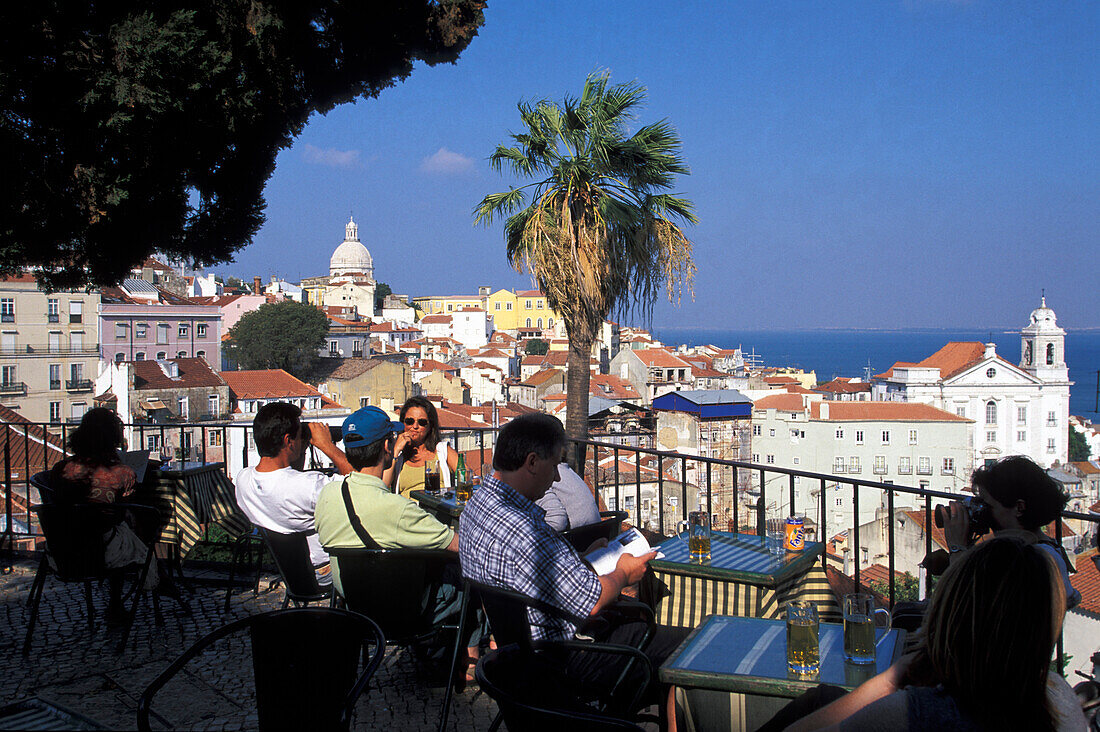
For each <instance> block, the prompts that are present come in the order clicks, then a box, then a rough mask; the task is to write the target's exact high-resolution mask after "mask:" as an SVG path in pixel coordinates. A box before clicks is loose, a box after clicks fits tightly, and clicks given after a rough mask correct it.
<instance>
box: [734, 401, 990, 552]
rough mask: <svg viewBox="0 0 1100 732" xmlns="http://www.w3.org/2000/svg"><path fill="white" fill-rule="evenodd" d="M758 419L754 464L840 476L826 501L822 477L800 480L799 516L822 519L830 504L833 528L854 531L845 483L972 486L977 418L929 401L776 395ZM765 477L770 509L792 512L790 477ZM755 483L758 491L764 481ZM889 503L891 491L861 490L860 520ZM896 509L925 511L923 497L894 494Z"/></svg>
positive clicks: (760, 405)
mask: <svg viewBox="0 0 1100 732" xmlns="http://www.w3.org/2000/svg"><path fill="white" fill-rule="evenodd" d="M752 414H753V417H752V460H751V461H752V462H753V463H759V464H763V465H775V466H776V467H783V468H793V469H795V470H802V471H806V472H810V473H824V474H828V475H832V476H836V479H835V480H830V481H827V483H826V485H825V495H824V496H822V495H821V482H820V481H819V480H816V479H815V480H810V479H806V478H798V477H796V479H795V512H801V513H805V514H806V515H807V516H809V517H811V518H813V517H817V516H820V511H821V503H820V502H821V501H822V500H824V501H825V508H826V511H827V513H826V521H827V525H828V526H829V527H836V528H837V530H840V529H842V528H847V527H850V526H852V519H853V515H854V507H853V502H852V494H853V492H852V488H851V484H850V483H845V482H843V481H844V480H845V479H846V478H849V477H850V478H851V479H852V480H855V481H863V482H870V483H897V484H899V485H904V486H908V487H919V488H926V489H927V488H930V489H933V490H941V491H948V492H952V493H958V492H960V491H962V490H963V489H964V488H966V487H968V486H969V485H970V475H971V473H972V472H973V454H972V451H971V449H970V433H971V430H972V429H973V420H971V419H968V418H966V417H962V416H959V415H957V414H954V413H952V412H946V411H944V410H942V409H937V408H935V407H932V406H930V405H927V404H905V403H898V402H828V401H820V400H811V399H809V398H805V397H804V395H800V394H776V395H773V396H767V397H764V398H763V399H760V400H758V401H756V402H755V403H754V405H753V412H752ZM765 480H766V485H765V488H766V491H765V504H766V505H767V506H768V507H769V510H772V508H774V510H775V515H776V516H786V515H788V514H789V513H791V512H790V510H789V505H790V498H789V496H790V490H789V478H788V476H786V475H784V474H779V473H775V474H768V475H766V477H765ZM754 481H755V488H756V490H759V487H760V486H759V478H758V477H757V478H754ZM886 501H887V497H886V493H885V491H882V490H878V489H873V488H865V489H862V490H861V491H860V499H859V520H860V523H861V524H862V523H866V522H868V521H872V520H874V518H875V511H876V510H877V509H879V508H883V507H885V506H886V505H887V504H886ZM773 503H774V504H775V505H774V507H773V506H772V504H773ZM894 505H895V508H901V507H904V506H910V507H918V504H917V502H916V499H913V498H910V497H907V496H906V495H905V494H901V493H897V494H895V499H894ZM921 505H923V504H921ZM769 517H770V516H769ZM815 520H816V519H815ZM830 530H832V529H831V528H830Z"/></svg>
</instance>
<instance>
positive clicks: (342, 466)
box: [306, 422, 354, 475]
mask: <svg viewBox="0 0 1100 732" xmlns="http://www.w3.org/2000/svg"><path fill="white" fill-rule="evenodd" d="M306 424H308V425H309V436H310V441H311V442H312V443H313V444H314V446H316V448H317V449H318V450H320V451H321V452H322V453H324V455H325V457H327V458H328V459H329V460H331V461H332V464H333V465H335V466H336V470H337V471H339V473H340V475H350V474H351V473H352V472H354V471H353V470H352V468H351V463H349V462H348V458H347V456H346V455H344V451H343V450H341V449H340V448H338V447H337V446H336V443H334V442H333V441H332V435H331V434H329V431H328V425H327V424H323V423H321V422H307V423H306Z"/></svg>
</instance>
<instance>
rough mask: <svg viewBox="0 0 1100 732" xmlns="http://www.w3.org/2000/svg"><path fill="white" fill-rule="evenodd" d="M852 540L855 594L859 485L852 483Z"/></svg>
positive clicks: (857, 562)
mask: <svg viewBox="0 0 1100 732" xmlns="http://www.w3.org/2000/svg"><path fill="white" fill-rule="evenodd" d="M852 540H853V541H854V542H855V549H854V550H853V554H855V558H856V576H855V581H856V592H859V589H860V585H859V564H860V562H859V483H855V482H854V483H852Z"/></svg>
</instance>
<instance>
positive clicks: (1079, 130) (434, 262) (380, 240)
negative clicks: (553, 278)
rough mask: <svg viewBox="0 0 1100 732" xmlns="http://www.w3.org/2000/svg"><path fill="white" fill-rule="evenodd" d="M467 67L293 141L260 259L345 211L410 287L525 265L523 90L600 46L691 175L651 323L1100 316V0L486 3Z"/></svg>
mask: <svg viewBox="0 0 1100 732" xmlns="http://www.w3.org/2000/svg"><path fill="white" fill-rule="evenodd" d="M485 15H486V23H485V26H484V28H483V29H482V31H481V34H480V36H479V37H478V38H476V39H475V40H474V41H473V43H472V44H471V45H470V47H469V48H468V49H467V50H466V51H465V53H464V54H463V55H462V57H461V58H460V59H459V61H458V63H457V64H456V65H454V66H438V67H435V68H430V67H427V66H422V67H419V68H417V69H416V70H415V71H414V72H413V74H412V75H411V76H410V77H409V79H408V80H406V81H405V82H404V83H403V84H400V85H398V86H396V87H394V88H392V89H389V90H387V91H385V92H383V93H382V95H381V96H380V97H379V98H378V99H373V100H361V101H359V102H358V103H357V104H354V105H351V104H349V105H345V106H342V107H340V108H337V109H336V110H334V111H332V112H330V113H329V114H328V115H327V116H324V117H321V116H317V117H315V118H314V119H312V120H311V122H310V124H309V125H308V127H307V128H306V130H305V131H304V132H303V134H302V135H301V136H300V137H299V138H298V139H297V141H296V142H295V144H294V146H293V147H292V148H290V149H288V150H285V151H283V153H282V154H281V155H280V156H279V159H278V164H277V167H276V171H275V174H274V175H273V176H272V178H271V179H270V181H269V182H268V185H267V190H266V197H267V204H268V205H267V223H266V224H265V226H264V227H263V229H262V230H261V231H260V232H259V234H258V235H257V236H256V238H255V241H254V243H253V244H251V245H250V246H249V247H247V248H246V249H244V250H242V251H241V252H240V253H239V254H238V256H237V260H236V262H235V263H233V264H231V265H228V266H225V267H218V268H215V270H216V271H218V272H222V273H226V274H234V275H236V276H239V277H242V278H246V279H250V278H251V277H252V276H253V275H257V274H258V275H261V276H263V277H264V278H265V280H266V279H267V278H268V277H270V276H271V275H273V274H277V275H279V276H283V277H286V278H287V279H291V280H295V281H296V280H297V279H299V278H301V277H305V276H311V275H318V274H326V273H327V271H328V258H329V256H330V255H331V253H332V250H333V249H334V248H335V247H336V246H337V245H338V244H339V243H340V241H341V240H342V239H343V226H344V223H345V222H346V221H347V217H348V213H349V211H354V213H355V218H356V221H357V222H358V223H359V232H360V238H361V239H362V240H363V242H364V243H365V244H366V246H367V247H368V249H369V250H370V251H371V254H372V255H373V257H374V262H375V276H376V278H377V279H379V280H380V281H383V282H387V283H389V284H390V286H391V287H392V288H393V289H394V291H395V292H401V293H408V294H410V295H422V294H432V293H443V294H459V293H467V292H474V291H476V288H477V286H478V285H480V284H490V285H492V286H494V288H495V287H528V286H529V285H530V278H529V277H528V276H526V275H520V274H518V273H516V272H514V271H513V270H512V269H511V268H510V267H509V266H508V264H507V261H506V260H505V257H504V245H503V234H502V229H501V226H500V225H499V224H497V225H494V226H493V227H490V228H485V227H477V228H475V227H474V226H473V216H472V214H471V211H472V209H473V207H474V206H475V204H477V203H478V201H480V200H481V198H482V196H484V195H485V194H486V193H489V192H494V191H498V190H504V189H505V188H507V186H508V184H509V183H510V182H512V181H510V180H509V179H507V178H502V177H501V176H499V175H498V174H496V173H494V172H492V171H491V170H490V169H489V167H488V164H487V162H486V158H487V157H488V155H489V154H490V153H491V152H492V150H493V149H494V147H495V146H496V145H497V144H498V143H502V142H506V141H507V139H508V138H507V135H508V133H509V132H515V131H518V130H519V117H518V113H517V111H516V103H517V102H518V101H519V100H521V99H526V100H534V99H540V98H550V99H553V100H560V99H561V98H562V97H563V96H564V95H566V94H576V93H577V92H579V90H580V88H581V85H582V84H583V81H584V78H585V76H586V75H587V74H588V73H589V72H591V71H593V70H594V69H597V68H606V69H608V70H609V71H610V72H611V74H612V81H613V82H620V81H630V80H637V81H638V82H639V83H641V84H642V85H644V86H646V87H647V88H648V92H649V97H648V102H647V105H646V107H645V108H644V109H643V110H642V112H641V115H640V122H641V123H648V122H651V121H655V120H657V119H661V118H667V119H668V120H669V121H670V122H671V123H672V124H673V125H674V126H675V127H676V128H677V130H678V131H679V134H680V136H681V137H682V139H683V143H684V147H683V156H684V158H685V160H686V162H687V163H688V165H689V166H690V167H691V170H692V174H691V175H690V176H686V177H683V178H682V179H681V180H680V181H679V184H678V185H677V188H676V190H677V191H678V192H679V193H681V194H683V195H685V196H687V197H688V198H690V199H692V200H693V201H694V202H695V205H696V208H697V213H698V216H699V224H698V225H697V226H693V227H690V228H689V229H688V230H687V232H686V233H687V234H688V236H689V238H690V239H692V241H693V242H694V246H695V262H696V265H697V266H698V268H699V274H698V276H697V279H696V282H695V299H694V301H692V300H690V299H685V300H684V301H683V302H681V304H680V305H679V306H678V307H674V306H672V305H669V304H668V303H667V302H664V301H661V302H658V303H657V305H656V306H655V308H654V313H653V321H652V322H653V325H655V326H667V327H672V326H700V327H712V328H725V327H730V328H817V327H876V328H885V327H899V326H924V327H927V326H945V327H977V328H984V327H995V326H999V325H1011V326H1016V327H1018V324H1019V323H1020V322H1021V320H1022V319H1023V318H1026V316H1027V313H1028V312H1030V310H1031V308H1032V307H1034V305H1035V304H1036V302H1037V301H1038V298H1039V291H1040V288H1044V287H1045V288H1046V292H1047V297H1048V302H1049V303H1050V305H1051V306H1052V307H1054V308H1055V310H1056V311H1057V312H1058V315H1059V322H1060V324H1062V325H1064V326H1065V327H1068V328H1082V327H1100V296H1098V294H1097V293H1098V292H1100V288H1098V287H1097V277H1096V270H1097V266H1096V259H1097V255H1098V254H1100V247H1098V246H1097V244H1098V243H1100V154H1098V153H1100V143H1098V138H1100V135H1098V132H1100V125H1098V124H1097V120H1098V119H1100V114H1098V113H1100V51H1098V49H1100V43H1098V40H1100V3H1095V2H1061V1H1059V2H1034V3H1015V2H1003V1H1000V0H974V1H973V2H966V1H963V0H955V1H950V0H894V1H892V2H891V1H889V0H882V1H880V2H843V3H812V2H780V1H768V2H735V3H704V2H678V3H662V2H648V1H646V2H640V1H638V2H629V3H627V2H600V3H592V2H554V3H518V2H511V3H507V2H500V1H499V0H496V1H494V0H491V1H490V5H489V7H488V9H487V10H486V13H485Z"/></svg>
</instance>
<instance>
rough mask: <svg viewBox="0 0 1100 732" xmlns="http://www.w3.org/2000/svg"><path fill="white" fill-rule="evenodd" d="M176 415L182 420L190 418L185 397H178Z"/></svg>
mask: <svg viewBox="0 0 1100 732" xmlns="http://www.w3.org/2000/svg"><path fill="white" fill-rule="evenodd" d="M176 408H177V414H178V416H179V417H181V418H182V419H187V418H188V417H189V416H190V409H189V405H188V403H187V397H185V396H183V397H180V398H179V399H178V400H177V401H176Z"/></svg>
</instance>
